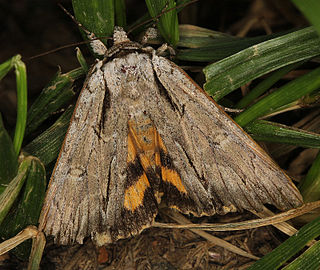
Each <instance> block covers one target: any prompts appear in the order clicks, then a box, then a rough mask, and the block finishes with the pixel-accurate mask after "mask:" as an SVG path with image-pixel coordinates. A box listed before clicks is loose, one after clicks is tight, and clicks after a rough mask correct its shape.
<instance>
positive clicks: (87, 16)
mask: <svg viewBox="0 0 320 270" xmlns="http://www.w3.org/2000/svg"><path fill="white" fill-rule="evenodd" d="M72 6H73V10H74V14H75V17H76V18H77V20H78V21H79V22H81V24H82V25H83V26H84V27H85V28H86V29H87V30H89V31H90V32H93V33H94V34H95V35H96V36H97V37H106V36H112V33H113V29H114V26H115V8H114V0H104V1H100V0H91V1H87V0H72Z"/></svg>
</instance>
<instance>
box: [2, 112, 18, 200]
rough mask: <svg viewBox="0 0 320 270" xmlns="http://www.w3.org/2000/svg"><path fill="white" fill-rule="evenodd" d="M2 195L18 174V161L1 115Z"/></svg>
mask: <svg viewBox="0 0 320 270" xmlns="http://www.w3.org/2000/svg"><path fill="white" fill-rule="evenodd" d="M0 164H1V166H0V194H1V193H2V191H3V190H4V189H5V187H6V186H7V185H8V184H9V183H10V181H11V180H12V178H13V177H14V176H15V175H16V174H17V170H18V159H17V156H16V153H15V151H14V148H13V143H12V140H11V137H10V136H9V134H8V132H7V131H6V129H5V128H4V126H3V122H2V117H1V114H0Z"/></svg>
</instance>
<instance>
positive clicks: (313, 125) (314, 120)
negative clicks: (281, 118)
mask: <svg viewBox="0 0 320 270" xmlns="http://www.w3.org/2000/svg"><path fill="white" fill-rule="evenodd" d="M293 126H294V127H297V128H300V129H303V130H307V131H310V132H313V133H317V134H319V133H320V109H318V110H313V111H312V112H311V113H310V114H308V115H306V116H305V117H303V118H302V119H301V120H299V121H298V122H297V123H295V124H294V125H293ZM296 148H297V146H294V145H288V144H279V145H277V146H276V147H272V148H271V149H269V153H270V155H271V156H272V157H274V158H275V159H279V158H281V157H283V156H286V155H288V154H289V153H290V152H292V151H293V150H294V149H296Z"/></svg>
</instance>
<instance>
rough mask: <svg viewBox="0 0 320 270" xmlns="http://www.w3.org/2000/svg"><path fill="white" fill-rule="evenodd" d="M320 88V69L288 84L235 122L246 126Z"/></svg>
mask: <svg viewBox="0 0 320 270" xmlns="http://www.w3.org/2000/svg"><path fill="white" fill-rule="evenodd" d="M319 87H320V67H319V68H316V69H314V70H312V71H311V72H309V73H307V74H305V75H303V76H301V77H299V78H297V79H295V80H293V81H291V82H289V83H287V84H286V85H284V86H282V87H281V88H279V89H278V90H277V91H275V92H273V93H271V94H270V95H268V96H266V97H265V98H263V99H261V100H259V101H258V102H257V103H255V104H254V105H252V106H251V107H249V108H247V109H246V110H245V111H244V112H242V113H240V114H239V115H238V116H237V117H236V118H235V121H236V122H237V123H238V124H239V125H240V126H246V125H247V124H248V123H250V122H251V121H253V120H255V119H257V118H258V117H260V116H263V115H266V114H270V113H272V112H274V111H276V110H277V109H278V108H280V107H281V106H284V105H286V104H289V103H291V102H293V101H295V100H297V99H299V98H301V97H303V96H304V95H307V94H309V93H311V92H312V91H314V90H316V89H318V88H319Z"/></svg>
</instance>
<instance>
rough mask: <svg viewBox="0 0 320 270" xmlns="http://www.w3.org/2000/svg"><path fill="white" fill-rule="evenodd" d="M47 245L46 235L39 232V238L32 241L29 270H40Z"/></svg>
mask: <svg viewBox="0 0 320 270" xmlns="http://www.w3.org/2000/svg"><path fill="white" fill-rule="evenodd" d="M45 245H46V238H45V236H44V233H43V232H39V233H38V234H37V236H36V237H34V238H33V239H32V249H31V254H30V259H29V263H28V269H27V270H38V269H39V267H40V262H41V259H42V254H43V251H44V247H45Z"/></svg>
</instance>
